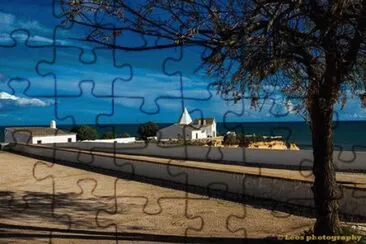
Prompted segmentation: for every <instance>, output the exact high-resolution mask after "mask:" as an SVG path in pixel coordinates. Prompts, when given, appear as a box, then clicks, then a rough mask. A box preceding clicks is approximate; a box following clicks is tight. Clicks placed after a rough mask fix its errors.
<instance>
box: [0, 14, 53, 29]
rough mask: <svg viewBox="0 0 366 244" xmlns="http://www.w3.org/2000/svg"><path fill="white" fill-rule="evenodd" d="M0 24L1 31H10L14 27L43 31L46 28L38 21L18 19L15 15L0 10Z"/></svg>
mask: <svg viewBox="0 0 366 244" xmlns="http://www.w3.org/2000/svg"><path fill="white" fill-rule="evenodd" d="M0 25H1V28H2V30H3V31H9V30H10V31H11V30H15V29H27V30H36V31H45V29H46V28H44V27H42V26H41V24H40V23H39V22H38V21H35V20H31V21H25V20H18V19H17V18H16V17H15V15H13V14H9V13H4V12H0Z"/></svg>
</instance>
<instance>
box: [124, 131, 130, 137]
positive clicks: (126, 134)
mask: <svg viewBox="0 0 366 244" xmlns="http://www.w3.org/2000/svg"><path fill="white" fill-rule="evenodd" d="M127 137H130V135H129V134H128V133H126V132H125V133H123V135H122V138H127Z"/></svg>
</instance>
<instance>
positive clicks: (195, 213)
mask: <svg viewBox="0 0 366 244" xmlns="http://www.w3.org/2000/svg"><path fill="white" fill-rule="evenodd" d="M0 175H1V178H0V236H2V238H0V242H3V243H11V242H13V243H18V242H22V241H24V242H34V243H39V242H45V243H46V242H49V240H52V242H53V243H71V242H73V243H102V242H103V243H106V242H107V243H108V242H111V243H115V242H116V241H115V238H116V232H118V233H119V238H120V239H124V241H119V243H123V242H126V243H127V242H129V243H130V242H135V241H146V242H149V241H159V242H162V241H168V242H169V241H171V242H185V241H187V242H194V241H196V242H207V241H208V240H212V241H218V242H221V241H228V242H234V241H237V240H238V239H237V238H243V237H246V238H263V237H269V236H276V235H283V234H286V233H290V234H291V233H299V232H301V231H303V230H304V229H308V228H310V227H311V226H312V224H313V223H314V219H312V218H307V217H303V216H296V215H291V214H288V213H285V212H281V211H271V210H269V209H265V208H262V207H259V206H257V205H251V204H247V205H243V204H240V203H235V202H230V201H225V200H218V199H214V198H208V197H206V196H203V195H198V194H193V193H187V192H184V191H182V190H176V189H171V188H167V187H161V186H158V185H154V184H148V183H144V182H137V181H132V180H128V179H126V178H122V177H115V176H111V175H106V174H102V173H96V172H91V171H86V170H82V169H76V168H72V167H67V166H63V165H58V164H52V163H50V162H45V161H39V160H37V159H33V158H29V157H24V156H20V155H15V154H10V153H7V152H0ZM195 238H196V239H195ZM209 238H212V239H209ZM219 238H224V239H219ZM225 238H231V239H225Z"/></svg>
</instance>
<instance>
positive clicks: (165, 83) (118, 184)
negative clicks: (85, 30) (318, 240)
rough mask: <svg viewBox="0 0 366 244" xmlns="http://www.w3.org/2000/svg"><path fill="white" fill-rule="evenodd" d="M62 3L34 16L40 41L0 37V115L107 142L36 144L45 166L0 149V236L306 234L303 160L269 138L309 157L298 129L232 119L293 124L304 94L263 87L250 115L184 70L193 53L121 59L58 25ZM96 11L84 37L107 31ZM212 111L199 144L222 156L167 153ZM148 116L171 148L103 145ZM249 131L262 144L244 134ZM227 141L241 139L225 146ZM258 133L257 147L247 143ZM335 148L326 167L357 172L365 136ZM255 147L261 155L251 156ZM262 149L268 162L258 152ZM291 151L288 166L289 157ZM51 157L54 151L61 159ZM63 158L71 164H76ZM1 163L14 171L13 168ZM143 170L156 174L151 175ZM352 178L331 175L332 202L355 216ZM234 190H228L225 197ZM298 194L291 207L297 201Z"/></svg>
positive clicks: (27, 34) (14, 32) (28, 36)
mask: <svg viewBox="0 0 366 244" xmlns="http://www.w3.org/2000/svg"><path fill="white" fill-rule="evenodd" d="M63 2H64V1H60V0H53V1H50V2H49V4H48V5H47V6H46V7H45V9H48V12H45V13H44V14H45V15H47V16H48V18H52V20H53V23H52V27H51V31H50V33H51V35H50V36H49V37H48V39H45V38H44V39H41V41H40V37H39V36H38V34H37V33H36V29H35V28H31V27H30V28H29V29H26V28H17V27H16V25H14V26H15V27H14V28H13V29H10V30H7V29H6V30H5V32H4V33H0V59H4V60H5V59H9V60H8V61H7V62H8V64H7V65H4V66H3V67H0V91H2V93H1V97H6V101H7V102H8V103H9V104H10V103H12V102H14V101H17V103H16V106H15V105H12V104H10V105H12V106H7V107H9V108H8V109H7V110H5V106H3V107H0V109H3V111H4V113H7V114H10V115H12V116H14V117H15V118H18V117H19V118H20V117H22V112H21V111H20V110H18V109H19V108H21V107H22V106H26V105H31V106H32V109H33V110H34V112H35V113H34V114H42V116H43V118H49V119H50V120H54V121H56V123H57V124H60V125H63V126H64V127H63V128H66V130H70V129H72V128H77V127H78V126H80V125H83V124H89V125H92V127H93V128H95V129H96V130H97V131H98V132H102V133H104V132H108V133H111V134H112V135H113V136H112V137H113V138H111V139H110V141H108V142H107V141H106V140H108V138H94V139H100V140H94V142H85V143H81V142H74V141H72V140H71V139H70V140H71V141H69V143H66V142H63V143H50V144H47V145H46V146H48V147H49V148H48V149H47V150H48V151H47V150H46V149H44V150H45V151H47V152H50V153H49V155H48V156H47V157H42V156H38V157H37V156H34V155H33V156H32V153H30V151H31V150H30V151H29V152H28V154H27V152H24V154H25V155H20V154H22V153H19V152H18V154H14V155H13V154H10V153H6V154H5V153H2V156H0V157H3V158H2V159H0V163H1V165H0V168H3V169H2V170H3V172H7V171H9V172H10V171H15V172H14V175H16V178H13V177H14V176H8V175H4V176H2V177H1V181H0V183H1V184H0V185H3V186H4V188H2V189H1V190H0V206H1V210H0V211H1V212H0V218H1V223H0V229H1V230H2V233H0V236H1V238H3V239H4V240H12V238H20V239H22V238H24V239H25V240H32V238H34V240H36V241H38V240H43V241H46V242H50V243H52V242H57V241H60V240H61V241H65V240H66V241H67V240H70V242H71V241H74V242H83V241H84V242H87V243H89V242H93V241H95V242H98V241H101V242H103V243H104V242H111V243H114V242H116V243H119V242H120V241H154V242H169V241H170V242H179V243H180V242H182V243H183V242H242V241H245V239H250V238H253V239H255V238H268V237H271V238H276V236H277V235H279V234H287V233H290V234H298V233H303V232H304V230H307V229H309V228H311V227H312V226H313V224H314V222H315V219H314V214H315V213H314V209H313V208H312V207H311V205H312V204H313V202H314V199H313V195H312V193H311V192H310V188H309V187H308V188H307V186H310V183H309V182H312V180H313V174H312V172H311V168H312V165H313V161H312V154H311V152H310V151H309V153H306V152H303V151H302V150H300V151H294V152H293V153H294V154H291V155H290V154H286V153H287V152H288V151H289V150H288V151H287V150H286V152H285V153H283V152H282V151H280V150H276V149H278V148H276V147H277V146H278V145H277V144H276V143H279V142H276V140H277V139H278V138H279V137H280V138H281V139H280V140H282V144H281V143H279V144H280V146H283V147H285V148H286V149H292V147H294V148H295V149H296V147H297V146H298V147H300V149H310V148H311V139H310V140H309V139H304V138H310V134H309V133H310V132H309V130H308V128H307V127H306V126H307V125H305V124H302V123H298V124H296V123H294V124H291V123H290V122H289V123H282V124H276V123H264V124H261V125H256V124H253V123H248V122H238V121H245V118H247V117H250V116H253V118H254V120H257V121H258V120H260V118H263V117H266V118H267V119H266V120H265V121H266V122H269V121H270V119H274V120H275V121H279V122H286V118H288V117H290V118H294V116H295V114H294V106H295V103H299V101H301V99H303V97H299V96H295V95H294V96H292V97H291V96H290V97H287V98H284V97H283V96H281V95H280V88H279V85H277V84H276V83H272V84H268V85H266V86H265V87H263V93H262V94H260V97H259V98H258V101H257V103H258V105H257V110H255V111H253V110H252V109H251V106H250V96H249V95H248V97H243V99H242V100H240V101H239V102H237V103H234V102H233V101H232V100H231V99H229V98H228V97H227V96H223V95H220V94H217V91H216V88H215V87H214V86H213V84H212V81H211V80H210V79H209V78H208V77H206V75H205V73H204V72H203V71H202V67H201V66H200V65H198V64H200V63H199V62H197V60H200V59H201V58H202V57H204V55H205V53H204V52H202V50H195V49H193V48H187V47H182V46H179V47H174V48H171V49H169V50H168V51H167V50H149V51H145V52H131V51H126V50H120V49H117V48H111V47H106V46H102V45H92V44H90V43H87V42H83V41H80V40H78V35H80V33H81V32H80V31H81V30H80V26H78V25H77V24H75V23H72V22H70V21H68V20H67V18H68V16H67V14H65V11H66V10H65V9H63V4H62V3H63ZM112 2H114V1H112ZM101 12H102V11H101V9H97V10H95V13H94V14H93V15H92V16H91V18H94V19H93V20H91V22H92V23H93V24H94V26H93V25H91V26H89V28H90V30H89V31H91V32H93V31H95V30H96V29H97V26H98V25H99V24H100V23H103V25H104V27H110V28H114V27H115V25H114V24H113V22H111V23H106V22H105V21H104V22H99V21H100V18H102V17H101V16H102V13H101ZM0 21H1V17H0ZM127 39H128V40H123V41H126V42H127V43H129V42H133V44H134V45H132V46H133V47H134V48H141V47H146V46H149V45H151V43H155V44H159V43H160V42H161V40H160V39H159V38H155V37H154V38H152V37H151V36H149V35H143V34H141V35H136V34H133V36H131V37H129V38H127ZM116 41H121V40H117V39H116V37H115V36H113V40H112V41H111V42H112V43H115V42H116ZM129 44H131V43H129ZM19 53H27V55H28V56H29V58H28V59H27V63H26V64H23V65H21V64H20V62H19V63H17V62H16V61H17V55H19ZM3 63H4V61H3V60H2V64H3ZM196 64H197V65H196ZM65 67H67V68H66V69H65ZM11 69H13V70H19V72H18V73H14V72H13V71H12V70H11ZM65 70H66V71H65ZM3 74H6V75H3ZM9 104H6V105H9ZM19 104H20V105H19ZM1 106H2V104H1ZM187 114H188V115H187ZM176 115H178V118H176V117H175V116H176ZM212 115H215V121H216V122H215V134H214V135H213V136H212V137H219V136H220V137H221V139H225V138H229V137H230V134H231V135H235V136H234V139H235V140H236V141H235V143H234V142H233V143H228V145H225V146H223V145H219V146H218V145H216V142H215V141H210V142H209V143H208V142H206V141H205V140H202V141H203V142H202V143H201V141H200V140H196V144H195V142H194V140H188V141H190V142H189V143H178V142H180V141H186V139H185V138H186V136H185V135H186V134H187V135H189V134H188V132H189V131H190V130H194V131H196V134H195V136H196V138H195V139H200V138H199V137H200V134H199V133H200V131H201V132H202V131H203V130H205V128H206V127H205V126H206V123H209V122H208V121H209V119H210V118H208V117H212ZM179 116H181V117H179ZM184 116H188V117H189V118H188V117H184ZM261 116H262V117H261ZM191 117H192V118H194V120H193V121H192V119H191ZM159 118H166V121H175V120H178V121H179V120H185V121H186V122H187V121H188V122H187V123H185V124H184V123H183V124H184V125H182V124H178V125H177V124H175V125H173V126H176V127H174V128H179V132H180V134H179V136H180V137H179V138H178V139H177V140H169V139H166V140H160V141H156V139H157V138H155V135H154V136H149V137H148V138H142V139H145V141H143V142H141V141H140V142H139V143H131V144H123V143H118V142H117V139H115V137H118V139H122V133H123V132H125V131H121V130H122V129H121V128H122V127H123V126H124V125H123V124H129V125H131V124H135V125H134V126H135V127H134V129H133V130H131V131H134V132H137V130H138V128H139V124H143V122H141V121H144V122H148V121H159ZM334 118H335V119H334V124H333V129H334V130H335V131H336V132H338V131H341V130H342V128H343V127H342V126H344V125H342V123H341V122H339V121H338V120H339V115H338V113H337V112H335V113H334ZM32 119H33V118H32ZM32 121H33V120H32ZM34 121H40V120H39V119H38V120H34ZM203 121H204V122H203ZM48 122H49V121H44V123H48ZM140 122H141V123H140ZM203 123H204V124H203ZM211 123H213V122H211ZM216 123H217V125H216ZM161 125H163V126H162V127H168V128H169V126H171V124H170V123H169V124H168V123H166V124H164V123H161ZM126 126H127V125H126ZM216 126H217V127H218V129H217V130H216ZM361 127H362V125H361ZM63 128H61V129H59V128H57V130H55V131H54V132H53V133H54V134H53V136H58V135H60V136H62V135H63V133H64V129H63ZM123 128H125V127H123ZM258 131H259V133H263V132H264V133H266V134H265V135H258V134H257V135H255V133H258ZM299 131H300V132H299ZM35 133H36V132H35V131H34V130H32V129H29V128H28V127H27V128H23V129H21V130H18V131H16V132H11V133H10V134H9V136H10V138H11V139H12V141H13V142H22V141H21V140H22V138H23V136H24V134H26V136H27V137H28V141H27V142H26V144H37V143H38V142H32V141H31V137H32V136H37V135H36V134H35ZM169 133H170V131H169V130H164V129H162V130H160V131H159V132H158V136H160V137H162V138H165V137H168V136H169ZM192 133H193V132H192ZM218 133H220V135H218ZM340 133H342V132H340ZM360 133H362V132H360ZM202 134H203V132H202ZM253 134H254V135H253ZM67 135H69V134H67ZM104 135H107V133H104ZM192 135H193V134H192ZM237 135H238V137H236V136H237ZM6 136H7V134H5V137H6ZM77 136H79V134H78V135H77ZM132 136H133V137H134V136H136V137H137V136H138V133H135V134H133V135H128V136H126V138H131V137H132ZM239 136H241V139H237V138H239ZM245 136H248V138H251V139H252V140H254V143H252V142H251V143H252V144H251V146H252V147H253V148H252V149H251V150H247V149H245V147H249V144H250V143H249V142H248V141H249V139H246V137H245ZM263 136H264V137H263ZM266 136H267V137H268V138H269V139H268V140H267V142H268V143H267V144H266V143H264V144H263V145H262V144H261V143H260V141H256V140H259V139H256V138H261V139H263V138H264V139H266ZM106 137H107V136H106ZM123 137H124V136H123ZM126 138H125V139H126ZM202 138H203V137H202ZM271 138H274V139H273V140H274V141H275V143H273V145H272V144H271V143H269V142H270V141H271V140H270V139H271ZM77 139H78V140H79V139H80V138H77ZM203 139H207V138H203ZM102 140H105V141H104V142H103V141H102ZM278 140H279V139H278ZM91 141H93V140H91ZM337 142H339V144H337ZM337 142H336V143H335V145H334V147H335V150H336V151H335V155H336V158H337V161H336V162H337V163H336V166H337V167H338V168H339V169H340V170H342V169H347V170H348V171H352V170H350V169H354V168H356V167H358V166H353V165H359V164H360V163H359V162H360V158H358V156H359V155H362V156H365V155H364V152H362V151H365V145H364V140H360V143H355V144H352V145H347V143H343V144H342V143H341V142H342V140H338V141H337ZM295 144H296V145H295ZM42 146H44V145H40V148H42ZM262 146H263V147H264V146H268V147H269V148H267V149H260V148H261V147H262ZM272 147H273V148H272ZM197 148H200V149H197ZM270 149H274V150H273V151H271V150H270ZM280 149H281V148H280ZM282 149H283V148H282ZM256 150H257V151H256ZM261 150H263V152H262V151H261ZM75 152H76V154H74V153H75ZM156 152H158V153H156ZM267 152H268V153H269V154H267V155H272V156H273V158H272V156H269V157H267V156H265V154H266V153H267ZM281 153H283V154H281ZM295 154H296V157H298V158H299V160H296V159H295V160H294V159H293V157H292V155H295ZM60 155H65V157H64V159H60V157H62V156H60ZM73 155H77V156H76V159H75V158H73V157H74V156H73ZM281 155H290V156H281ZM298 155H300V156H298ZM103 157H105V158H108V160H109V161H108V160H107V159H105V162H103V163H104V164H102V165H101V164H100V162H101V159H102V158H103ZM266 157H267V159H268V161H266ZM276 157H280V158H281V159H284V160H288V162H287V161H286V162H285V163H288V166H283V165H276V162H275V161H276V160H278V159H276ZM159 158H161V159H159ZM13 160H15V161H16V162H19V165H17V166H16V167H15V166H12V165H11V163H12V161H13ZM72 160H74V161H72ZM164 160H165V161H164ZM184 160H186V161H184ZM121 162H122V163H121ZM263 162H264V163H263ZM141 165H154V166H149V167H151V168H149V169H151V172H147V173H146V172H145V171H149V170H145V171H144V169H143V167H142V166H141ZM210 167H211V168H210ZM225 167H227V168H225ZM230 167H231V168H230ZM352 167H353V168H352ZM18 169H19V171H18ZM198 169H199V170H202V171H199V170H198ZM195 170H196V171H195ZM205 170H206V171H205ZM225 170H226V171H227V170H229V172H231V173H233V177H232V179H229V180H228V181H223V180H220V179H221V178H220V177H219V178H217V179H216V178H214V176H212V175H213V174H215V173H217V174H218V175H220V174H221V173H222V172H224V171H225ZM230 170H231V171H230ZM359 171H362V170H359ZM24 172H25V173H24ZM202 172H204V173H202ZM212 172H215V173H212ZM363 172H364V171H363ZM144 174H145V175H152V174H156V176H155V177H151V178H150V177H145V176H144ZM200 174H202V175H200ZM222 174H224V173H222ZM347 174H348V175H347ZM160 175H161V177H159V176H160ZM337 177H338V176H337ZM363 177H364V176H363V175H362V174H361V173H359V174H357V175H352V174H351V173H344V176H340V177H339V179H341V180H342V181H343V182H342V185H340V186H339V190H338V193H339V194H337V198H338V199H339V200H342V199H343V200H344V199H345V198H350V200H349V201H350V203H351V204H350V205H349V206H346V205H347V204H345V203H344V202H346V201H344V202H343V204H342V206H341V207H342V208H343V209H351V208H352V209H351V210H348V211H349V212H352V211H354V212H357V211H358V212H362V211H363V210H362V208H363V207H362V206H361V207H360V206H357V204H355V202H357V201H358V200H360V199H361V200H360V201H363V202H364V199H366V194H365V192H366V191H365V189H364V187H365V185H364V184H365V183H366V182H365V181H364V178H363ZM198 178H206V179H207V181H205V182H207V184H205V185H204V186H202V185H199V184H198V183H197V179H198ZM166 179H169V180H166ZM284 181H288V182H290V181H291V182H293V181H298V182H301V184H300V183H299V185H298V188H296V189H289V187H288V185H286V186H281V184H282V183H283V182H284ZM233 182H236V184H237V185H239V186H238V187H237V188H235V189H233V188H232V185H233ZM238 182H239V183H238ZM351 186H352V187H354V188H352V187H351ZM6 187H8V188H6ZM296 187H297V186H296ZM347 187H348V188H347ZM5 189H7V190H5ZM9 189H12V190H13V191H11V190H9ZM253 189H258V192H256V190H253ZM304 189H305V190H304ZM345 189H346V190H345ZM360 189H361V190H360ZM288 191H291V193H289V194H288V197H286V198H285V199H283V198H282V199H275V200H273V199H271V197H273V196H275V197H277V198H281V196H282V194H283V193H284V192H288ZM299 191H301V193H300V195H301V196H302V197H297V196H298V195H299V194H298V195H296V193H298V192H299ZM292 193H293V194H292ZM250 194H252V195H251V196H250ZM295 195H296V197H293V196H295ZM353 217H354V216H352V218H353ZM356 217H357V218H361V221H360V222H362V221H364V218H363V220H362V217H360V216H356ZM356 217H354V218H356ZM357 218H356V219H351V220H352V221H356V220H358V219H357ZM19 222H21V223H22V224H21V225H20V224H19ZM39 223H41V224H39ZM6 238H9V239H6Z"/></svg>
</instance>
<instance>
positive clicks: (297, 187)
mask: <svg viewBox="0 0 366 244" xmlns="http://www.w3.org/2000/svg"><path fill="white" fill-rule="evenodd" d="M12 150H15V151H19V152H25V153H28V154H32V155H37V156H43V157H46V158H49V159H51V160H65V161H68V162H71V163H75V164H83V165H90V166H93V167H99V168H105V169H111V170H116V171H121V172H125V173H131V174H132V173H133V174H135V175H138V176H144V177H148V178H154V179H160V180H166V181H171V182H177V183H182V184H186V183H187V184H188V185H192V186H199V187H202V188H209V189H216V190H224V191H226V192H230V193H234V194H244V195H247V196H252V197H257V198H264V199H271V200H276V201H278V202H285V203H291V204H296V205H300V206H308V207H313V206H314V203H313V194H312V191H311V186H312V183H311V182H306V181H298V180H289V179H281V178H276V177H265V176H260V175H248V174H240V173H232V172H226V171H222V170H211V169H203V168H193V167H188V166H187V167H186V166H177V165H171V164H163V163H157V162H148V161H135V160H127V159H122V158H118V157H113V156H112V157H111V156H105V155H102V154H100V153H94V154H91V153H89V152H80V151H78V150H73V151H72V150H69V149H55V148H53V147H45V146H34V145H21V144H17V145H13V148H12ZM339 202H340V211H341V212H342V213H345V214H352V215H359V216H364V217H366V208H365V207H364V206H366V189H360V188H354V187H348V186H343V189H342V195H341V196H339Z"/></svg>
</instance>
